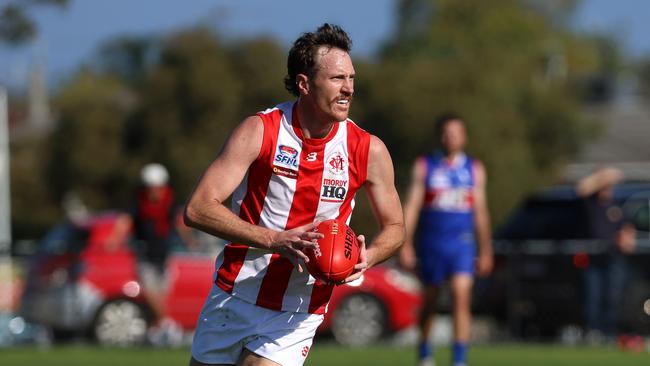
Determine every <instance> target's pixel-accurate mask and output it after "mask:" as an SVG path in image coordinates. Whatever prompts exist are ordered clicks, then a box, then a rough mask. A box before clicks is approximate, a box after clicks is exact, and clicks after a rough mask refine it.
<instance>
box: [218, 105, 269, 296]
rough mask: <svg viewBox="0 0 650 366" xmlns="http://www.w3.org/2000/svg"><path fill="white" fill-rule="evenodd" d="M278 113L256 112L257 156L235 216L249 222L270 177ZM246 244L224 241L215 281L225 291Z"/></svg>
mask: <svg viewBox="0 0 650 366" xmlns="http://www.w3.org/2000/svg"><path fill="white" fill-rule="evenodd" d="M274 114H275V116H274ZM280 115H281V112H280V111H279V110H277V109H276V110H273V111H271V112H270V113H268V114H265V113H260V114H258V116H259V117H260V118H261V119H262V123H263V126H264V137H263V138H262V147H261V148H260V152H259V154H258V156H257V159H256V160H255V161H254V162H253V164H251V167H250V168H249V169H248V182H247V186H246V195H245V196H244V199H243V201H242V203H241V207H240V209H239V217H240V218H241V219H243V220H244V221H246V222H248V223H250V224H253V225H257V224H259V221H260V214H261V212H262V207H263V206H264V198H265V197H266V191H267V188H268V186H269V181H270V180H271V173H272V171H271V169H270V168H269V167H270V166H272V164H269V161H271V160H272V159H273V149H274V148H275V143H276V141H277V136H278V129H279V128H280V123H279V121H280ZM248 248H249V247H248V246H247V245H241V244H228V245H226V247H225V249H224V257H223V263H222V264H221V266H220V267H219V269H218V270H217V279H216V280H215V284H216V285H217V286H219V287H220V288H221V289H222V290H224V291H225V292H227V293H232V289H233V287H234V286H235V280H236V279H237V276H238V275H239V272H240V271H241V269H242V266H243V265H244V260H245V259H246V253H247V252H248Z"/></svg>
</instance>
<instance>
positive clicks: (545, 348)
mask: <svg viewBox="0 0 650 366" xmlns="http://www.w3.org/2000/svg"><path fill="white" fill-rule="evenodd" d="M188 358H189V350H188V349H187V348H182V349H156V348H138V349H105V348H98V347H92V346H60V347H53V348H49V349H38V348H9V349H0V365H3V366H5V365H6V366H32V365H48V366H58V365H60V366H76V365H79V366H81V365H92V366H122V365H124V366H130V365H134V366H135V365H145V366H166V365H183V366H184V365H187V363H188ZM437 360H438V365H440V366H446V365H448V364H449V363H448V361H449V351H448V347H444V348H442V347H441V348H440V349H439V351H438V352H437ZM470 362H471V365H472V366H497V365H498V366H509V365H516V366H564V365H566V366H582V365H584V366H587V365H589V366H598V365H603V366H628V365H629V366H636V365H639V366H641V365H644V366H647V365H650V354H649V353H647V352H641V353H632V352H622V351H619V350H618V349H616V348H613V347H609V348H590V347H576V348H569V347H562V346H552V345H492V346H488V345H486V346H477V347H473V348H472V349H471V351H470ZM329 365H334V366H338V365H354V366H361V365H369V366H370V365H372V366H382V365H386V366H388V365H390V366H398V365H407V366H410V365H415V354H414V350H413V348H411V347H395V346H388V345H386V346H373V347H368V348H361V349H347V348H342V347H338V346H335V345H333V344H319V343H318V342H317V343H316V344H315V347H314V349H313V350H312V352H311V353H310V355H309V358H308V359H307V363H306V366H329Z"/></svg>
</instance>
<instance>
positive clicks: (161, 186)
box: [133, 163, 174, 272]
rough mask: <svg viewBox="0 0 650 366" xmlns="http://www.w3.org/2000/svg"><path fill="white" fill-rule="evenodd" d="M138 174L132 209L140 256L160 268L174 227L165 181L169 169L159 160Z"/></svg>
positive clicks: (170, 201) (170, 195) (167, 180)
mask: <svg viewBox="0 0 650 366" xmlns="http://www.w3.org/2000/svg"><path fill="white" fill-rule="evenodd" d="M140 178H141V181H142V187H141V188H140V189H139V190H138V192H137V194H136V202H135V209H134V212H133V223H134V230H135V238H136V240H138V242H139V244H140V245H142V248H141V255H142V259H144V261H146V262H148V263H150V264H151V265H153V266H154V267H155V269H156V270H158V271H160V272H162V271H163V269H164V265H165V260H166V259H167V254H168V253H169V247H170V243H169V242H170V239H171V236H172V231H173V228H174V192H173V190H172V189H171V187H170V186H169V184H168V182H169V173H168V172H167V169H166V168H165V167H164V166H163V165H161V164H157V163H151V164H147V165H145V166H144V167H143V168H142V170H141V171H140Z"/></svg>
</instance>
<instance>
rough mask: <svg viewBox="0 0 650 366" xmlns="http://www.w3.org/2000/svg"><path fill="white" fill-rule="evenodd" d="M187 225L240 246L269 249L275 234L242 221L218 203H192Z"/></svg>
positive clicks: (187, 213) (186, 220) (186, 219)
mask: <svg viewBox="0 0 650 366" xmlns="http://www.w3.org/2000/svg"><path fill="white" fill-rule="evenodd" d="M184 219H185V225H187V226H191V227H193V228H196V229H199V230H201V231H204V232H206V233H208V234H212V235H214V236H218V237H220V238H222V239H225V240H228V241H231V242H233V243H238V244H246V245H250V246H253V247H257V248H265V249H268V248H270V247H271V243H272V242H273V235H274V234H275V232H274V231H273V230H269V229H266V228H263V227H260V226H257V225H252V224H249V223H247V222H245V221H244V220H242V219H240V218H239V217H238V216H237V215H235V214H234V213H233V212H232V211H230V210H229V209H228V208H227V207H225V206H224V205H223V204H221V203H218V202H210V203H192V202H190V203H189V204H188V205H187V207H186V208H185V214H184Z"/></svg>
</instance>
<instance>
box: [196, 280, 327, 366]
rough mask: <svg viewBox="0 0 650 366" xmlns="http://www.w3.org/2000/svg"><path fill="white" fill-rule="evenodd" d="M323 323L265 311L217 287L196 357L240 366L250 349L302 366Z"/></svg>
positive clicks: (199, 329)
mask: <svg viewBox="0 0 650 366" xmlns="http://www.w3.org/2000/svg"><path fill="white" fill-rule="evenodd" d="M322 321H323V315H322V314H308V313H293V312H285V311H275V310H271V309H267V308H263V307H260V306H256V305H254V304H251V303H248V302H246V301H243V300H241V299H239V298H237V297H234V296H232V295H230V294H228V293H226V292H224V291H223V290H221V289H220V288H219V287H218V286H216V285H213V286H212V290H211V291H210V294H209V295H208V299H207V300H206V302H205V305H204V306H203V309H202V310H201V314H200V315H199V319H198V322H197V325H196V330H195V332H194V340H193V341H192V357H194V359H196V360H197V361H199V362H203V363H208V364H236V363H237V360H238V359H239V356H240V355H241V353H242V351H243V350H244V348H246V349H248V350H249V351H251V352H253V353H255V354H257V355H260V356H262V357H264V358H267V359H269V360H271V361H273V362H276V363H279V364H280V365H283V366H294V365H295V366H301V365H302V364H303V363H304V362H305V359H306V358H307V354H308V353H309V348H310V347H311V345H312V341H313V338H314V334H315V333H316V328H318V326H319V325H320V323H321V322H322Z"/></svg>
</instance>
